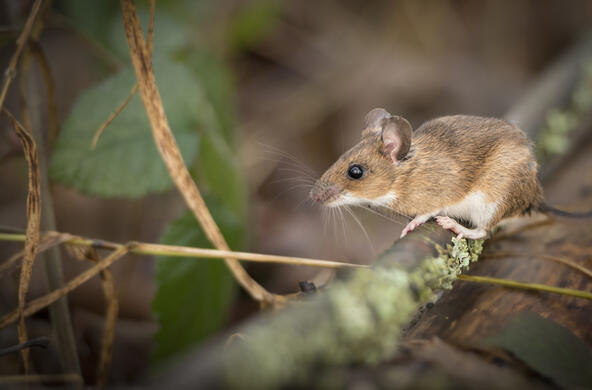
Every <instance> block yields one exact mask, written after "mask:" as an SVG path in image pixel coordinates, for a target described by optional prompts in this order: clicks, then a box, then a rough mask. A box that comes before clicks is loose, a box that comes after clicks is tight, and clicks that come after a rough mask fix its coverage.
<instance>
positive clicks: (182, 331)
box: [152, 198, 245, 362]
mask: <svg viewBox="0 0 592 390" xmlns="http://www.w3.org/2000/svg"><path fill="white" fill-rule="evenodd" d="M206 203H207V205H208V208H209V209H210V212H211V213H212V215H213V217H214V219H215V220H216V222H217V224H218V226H219V227H220V229H221V230H222V234H224V237H225V238H226V240H227V242H228V244H229V245H230V247H231V248H232V249H235V250H237V249H240V248H241V247H242V246H243V241H244V235H245V229H244V223H243V220H242V218H240V217H238V216H237V215H235V214H234V213H232V212H230V211H229V210H228V209H227V208H226V207H224V206H222V205H221V204H220V203H219V202H216V201H214V200H213V199H211V198H207V199H206ZM161 242H162V243H165V244H173V245H187V246H193V247H201V248H211V245H210V244H209V243H208V240H207V239H206V238H205V236H204V234H203V233H202V230H201V228H200V227H199V225H198V223H197V221H196V219H195V217H194V216H193V214H191V213H185V214H184V215H183V216H182V217H180V218H179V219H177V220H175V221H173V222H172V223H171V224H170V225H169V227H168V228H167V230H166V232H165V233H164V236H163V238H162V240H161ZM156 281H157V292H156V296H155V298H154V301H153V303H152V310H153V312H154V314H155V316H156V318H157V320H158V323H159V325H160V327H159V330H158V332H157V334H156V336H155V340H156V349H155V352H154V354H153V361H155V362H160V361H162V360H163V359H165V358H168V357H170V356H172V355H175V354H177V353H179V352H181V351H184V350H186V349H187V348H189V347H191V346H193V345H195V344H196V343H198V342H199V341H201V340H203V339H204V338H205V337H206V336H208V335H209V334H211V333H213V332H214V331H216V330H217V329H219V328H220V326H221V325H222V324H223V322H224V320H225V319H226V316H227V313H228V309H229V307H230V304H231V303H232V299H233V295H234V292H235V283H234V280H233V277H232V275H231V273H230V271H229V270H228V268H227V267H226V264H225V263H224V261H222V260H206V259H186V258H175V257H158V258H157V261H156Z"/></svg>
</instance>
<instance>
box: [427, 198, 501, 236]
mask: <svg viewBox="0 0 592 390" xmlns="http://www.w3.org/2000/svg"><path fill="white" fill-rule="evenodd" d="M496 210H497V204H496V203H495V202H487V200H486V196H485V194H484V193H483V192H482V191H476V192H471V193H470V194H469V195H467V196H466V197H465V198H464V199H463V200H461V201H460V202H458V203H456V204H454V205H452V206H448V207H444V208H443V209H441V210H438V211H436V212H434V214H433V216H435V215H446V216H448V217H455V218H459V219H464V220H466V221H470V222H471V223H472V224H473V225H474V226H475V227H478V228H484V227H487V225H488V224H489V221H491V219H492V218H493V216H494V214H495V211H496Z"/></svg>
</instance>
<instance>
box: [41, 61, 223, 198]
mask: <svg viewBox="0 0 592 390" xmlns="http://www.w3.org/2000/svg"><path fill="white" fill-rule="evenodd" d="M155 74H156V82H157V84H158V86H159V90H160V93H161V96H162V99H163V104H164V108H165V111H166V114H167V117H168V120H169V124H170V126H171V129H172V131H173V134H174V135H175V138H176V140H177V144H178V145H179V149H180V150H181V154H182V156H183V159H184V161H185V163H186V164H188V165H189V164H191V163H192V162H193V161H194V160H195V158H196V157H197V154H198V149H199V147H198V146H199V134H198V131H197V130H198V129H199V128H211V127H216V126H217V125H216V124H215V123H214V121H215V118H214V116H213V114H212V108H211V106H210V104H209V103H208V101H207V100H206V98H205V97H204V94H203V92H202V90H201V89H200V86H199V84H198V83H197V81H196V80H195V78H194V76H193V74H192V73H191V72H190V71H189V70H187V69H186V67H184V66H183V65H180V64H176V63H173V62H171V61H169V60H164V59H161V60H157V61H155ZM134 82H135V75H134V73H133V71H132V70H131V69H126V70H124V71H122V72H120V73H118V74H117V75H115V76H113V77H110V78H109V79H107V80H105V81H103V82H102V83H100V84H99V85H98V86H96V87H94V88H91V89H89V90H88V91H86V92H84V93H83V94H82V95H81V96H80V97H79V98H78V100H77V102H76V104H75V105H74V108H73V110H72V112H71V114H70V115H69V116H68V118H67V120H66V122H65V123H64V126H63V128H62V129H61V131H60V136H59V138H58V141H57V143H56V147H55V150H54V154H53V158H52V162H51V168H50V175H51V177H52V179H54V180H56V181H59V182H61V183H63V184H65V185H67V186H71V187H74V188H76V189H77V190H79V191H81V192H84V193H88V194H92V195H99V196H105V197H112V196H124V197H139V196H142V195H145V194H147V193H151V192H161V191H165V190H167V189H169V188H170V187H171V184H172V183H171V179H170V178H169V174H168V171H167V169H166V167H165V165H164V163H163V162H162V159H161V157H160V155H159V153H158V151H157V149H156V146H155V144H154V140H153V138H152V132H151V129H150V125H149V121H148V118H147V116H146V112H145V109H144V107H143V105H142V102H141V100H140V97H139V96H138V94H136V96H134V98H132V100H131V101H130V103H129V104H128V106H127V107H126V108H125V110H124V111H123V112H121V113H120V114H119V115H118V116H117V118H115V120H114V121H113V122H112V123H111V124H110V125H109V127H108V128H107V129H106V130H105V131H104V133H103V135H102V136H101V138H100V140H99V142H98V144H97V146H96V148H95V149H93V150H91V141H92V138H93V136H94V134H95V132H96V130H97V128H98V127H99V126H100V125H101V123H103V122H104V121H105V120H106V119H107V117H108V116H109V115H110V114H111V113H112V112H113V110H114V109H115V108H116V107H117V106H118V105H119V104H120V102H121V101H123V100H124V99H125V97H126V96H127V94H128V93H129V91H130V89H131V87H132V86H133V84H134Z"/></svg>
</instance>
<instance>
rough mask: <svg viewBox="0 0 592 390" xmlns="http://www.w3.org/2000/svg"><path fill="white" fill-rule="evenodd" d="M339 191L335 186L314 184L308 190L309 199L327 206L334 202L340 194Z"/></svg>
mask: <svg viewBox="0 0 592 390" xmlns="http://www.w3.org/2000/svg"><path fill="white" fill-rule="evenodd" d="M341 192H342V191H341V190H340V189H339V188H338V187H337V186H336V185H328V184H325V183H321V182H318V181H317V182H316V183H315V185H314V187H312V190H310V198H311V199H312V200H314V201H315V202H317V203H322V204H325V205H326V204H327V203H330V202H332V201H334V200H336V199H337V198H338V197H339V195H340V194H341Z"/></svg>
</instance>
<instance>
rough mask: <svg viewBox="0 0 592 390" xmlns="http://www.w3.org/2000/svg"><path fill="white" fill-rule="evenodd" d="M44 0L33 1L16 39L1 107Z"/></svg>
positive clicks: (5, 76)
mask: <svg viewBox="0 0 592 390" xmlns="http://www.w3.org/2000/svg"><path fill="white" fill-rule="evenodd" d="M42 2H43V0H35V3H33V7H31V12H30V13H29V17H28V18H27V22H26V23H25V27H24V28H23V31H22V32H21V35H19V37H18V39H17V40H16V50H15V51H14V54H13V55H12V58H11V59H10V62H9V63H8V68H7V69H6V71H5V72H4V84H3V85H2V90H0V109H2V107H3V106H4V99H5V98H6V93H7V92H8V88H9V87H10V83H11V82H12V79H13V78H14V76H15V74H16V65H17V64H18V60H19V57H20V55H21V52H22V51H23V48H24V47H25V44H26V43H27V41H28V40H29V34H31V30H32V29H33V25H34V23H35V18H36V17H37V14H38V13H39V9H40V8H41V3H42Z"/></svg>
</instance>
